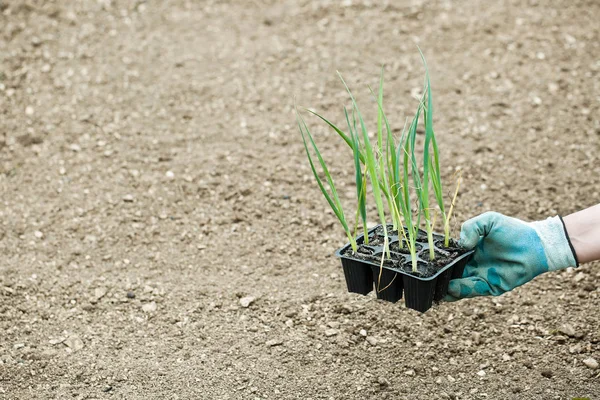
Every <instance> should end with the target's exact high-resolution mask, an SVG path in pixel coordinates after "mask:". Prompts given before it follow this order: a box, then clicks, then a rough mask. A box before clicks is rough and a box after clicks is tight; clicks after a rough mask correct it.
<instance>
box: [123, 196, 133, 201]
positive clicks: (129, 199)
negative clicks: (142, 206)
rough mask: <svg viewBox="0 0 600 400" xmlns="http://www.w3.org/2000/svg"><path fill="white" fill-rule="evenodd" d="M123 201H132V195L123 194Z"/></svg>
mask: <svg viewBox="0 0 600 400" xmlns="http://www.w3.org/2000/svg"><path fill="white" fill-rule="evenodd" d="M123 201H124V202H126V203H132V202H133V196H132V195H130V194H126V195H125V196H123Z"/></svg>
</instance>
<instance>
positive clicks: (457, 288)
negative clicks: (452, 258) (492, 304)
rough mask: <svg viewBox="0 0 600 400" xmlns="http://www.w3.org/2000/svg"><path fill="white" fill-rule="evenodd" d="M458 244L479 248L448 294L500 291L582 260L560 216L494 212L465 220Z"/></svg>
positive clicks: (450, 296) (451, 298)
mask: <svg viewBox="0 0 600 400" xmlns="http://www.w3.org/2000/svg"><path fill="white" fill-rule="evenodd" d="M459 244H460V245H461V246H463V247H465V248H467V249H473V248H474V249H475V254H474V255H473V258H472V259H471V261H469V263H468V264H467V266H466V267H465V271H464V272H463V277H462V279H453V280H451V281H450V285H449V286H448V295H447V296H446V298H445V299H444V300H446V301H456V300H459V299H462V298H467V297H476V296H488V295H494V296H498V295H501V294H502V293H505V292H507V291H509V290H512V289H514V288H516V287H517V286H521V285H523V284H524V283H527V282H529V281H530V280H532V279H533V278H535V277H536V276H538V275H540V274H541V273H544V272H547V271H556V270H560V269H564V268H567V267H573V266H578V262H577V259H576V256H575V252H574V251H573V249H572V246H571V244H570V242H569V238H568V234H567V232H566V230H565V227H564V224H563V222H562V220H561V218H560V217H558V216H557V217H553V218H548V219H546V220H544V221H538V222H531V223H529V222H524V221H521V220H519V219H516V218H511V217H506V216H504V215H502V214H499V213H496V212H486V213H484V214H481V215H479V216H478V217H475V218H473V219H470V220H468V221H466V222H465V223H464V224H463V226H462V229H461V232H460V241H459Z"/></svg>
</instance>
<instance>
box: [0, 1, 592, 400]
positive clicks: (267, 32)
mask: <svg viewBox="0 0 600 400" xmlns="http://www.w3.org/2000/svg"><path fill="white" fill-rule="evenodd" d="M599 20H600V3H598V2H597V1H595V0H574V1H558V0H530V1H517V0H505V1H496V2H488V1H470V0H460V1H450V0H446V1H421V0H414V1H368V0H362V1H359V0H340V1H331V0H313V1H308V0H298V1H292V0H287V1H276V0H269V1H267V0H254V1H242V0H224V1H213V0H202V1H183V0H170V1H160V2H148V1H144V0H136V1H125V0H113V1H111V0H97V1H92V0H78V1H46V0H28V1H23V0H14V1H11V0H8V1H0V202H1V203H0V254H1V258H0V397H1V398H5V399H66V398H72V399H107V398H114V399H192V398H197V399H416V398H419V399H572V398H574V397H588V398H591V399H597V398H600V376H599V375H600V369H594V368H593V366H594V365H593V363H592V362H590V361H589V358H595V359H596V360H598V361H600V328H599V321H600V317H599V314H598V310H599V309H600V289H599V286H600V285H599V282H600V268H599V267H600V266H599V265H598V264H591V265H585V266H582V267H580V268H579V269H577V270H569V271H563V272H559V273H549V274H546V275H544V276H541V277H539V278H537V279H535V280H534V281H533V282H531V283H529V284H527V285H525V286H523V287H521V288H519V289H517V290H515V291H513V292H511V293H508V294H506V295H503V296H501V297H497V298H481V299H475V300H468V301H461V302H458V303H453V304H441V305H439V306H437V307H435V308H434V309H432V310H430V311H429V312H427V313H426V314H419V313H417V312H414V311H412V310H409V309H406V308H405V307H404V305H402V304H390V303H384V302H380V301H377V300H376V299H375V298H374V297H373V296H372V295H370V296H366V297H362V296H358V295H353V294H349V293H347V292H346V290H345V283H344V280H343V274H342V273H341V268H340V266H339V261H338V260H336V259H335V258H334V257H333V256H332V253H333V251H334V250H335V249H336V248H337V247H338V246H340V245H342V244H343V243H344V235H343V233H342V231H341V229H340V228H339V226H338V224H337V222H336V220H335V216H334V215H333V214H332V213H331V212H330V211H329V210H328V207H327V204H326V202H325V201H324V199H323V198H322V196H321V195H320V193H319V192H318V188H317V186H316V185H315V183H314V182H313V178H312V176H311V174H310V170H309V168H308V164H307V162H306V160H305V155H304V153H303V148H302V144H301V140H300V135H299V133H298V131H297V129H296V127H295V124H294V113H293V104H294V99H295V101H296V102H297V103H298V104H300V105H305V106H310V107H313V108H314V109H316V110H319V111H320V112H322V113H324V114H325V115H327V116H329V117H331V118H332V119H333V120H334V121H336V122H340V123H341V122H342V121H343V114H342V108H341V107H342V105H343V104H347V100H348V99H347V96H346V94H345V93H344V90H343V86H342V85H341V84H340V82H339V81H338V79H337V77H336V73H335V71H336V69H339V70H340V71H342V72H343V73H344V74H345V77H346V78H347V80H348V82H349V83H350V85H351V86H352V87H353V88H354V90H355V92H356V94H357V96H358V98H359V102H360V104H363V108H365V111H367V112H369V113H370V115H371V117H372V116H373V115H374V112H375V108H374V107H372V106H373V102H372V101H371V99H370V95H369V93H368V90H367V88H366V85H367V84H371V85H372V84H376V82H377V78H378V73H379V68H380V66H381V64H385V66H386V74H387V75H386V76H387V83H386V93H387V97H386V104H387V113H388V115H389V116H390V117H391V119H392V125H393V128H394V129H395V131H396V132H399V130H400V129H401V127H402V125H403V123H404V119H405V118H406V117H407V116H409V115H410V114H411V113H412V112H413V110H414V109H415V104H416V102H415V99H414V96H413V95H414V94H416V93H418V91H419V88H420V87H421V84H422V78H423V68H422V65H421V64H420V59H419V57H418V53H417V51H416V47H415V43H418V44H419V45H420V46H421V48H422V49H423V50H424V52H425V54H426V56H427V58H428V62H429V64H430V69H431V74H432V84H433V90H434V96H435V100H434V101H435V107H436V116H435V118H436V126H437V133H438V140H439V144H440V148H441V157H442V163H443V167H444V177H443V178H444V181H445V182H446V183H447V185H448V187H449V184H450V182H452V176H453V173H454V171H455V170H458V169H460V170H462V173H463V177H464V183H463V186H462V192H461V194H460V197H459V203H458V209H457V210H456V221H457V222H456V226H455V227H454V229H455V233H456V231H457V230H458V225H459V222H460V221H464V220H465V219H467V218H469V217H472V216H475V215H477V214H479V213H481V212H483V211H486V210H495V211H499V212H502V213H505V214H509V215H513V216H516V217H519V218H523V219H527V220H535V219H541V218H545V217H547V216H550V215H555V214H557V213H559V214H563V215H565V214H568V213H570V212H573V211H576V210H578V209H581V208H583V207H585V206H589V205H592V204H595V203H597V202H598V199H599V198H600V156H599V155H600V145H599V143H600V119H599V115H600V107H599V101H600V25H599V24H598V21H599ZM369 105H371V108H370V109H369ZM371 121H373V119H372V118H371ZM309 123H310V126H311V127H312V128H313V130H314V134H315V136H316V137H317V140H318V141H319V143H320V144H321V146H322V148H323V149H324V152H325V154H326V155H327V158H328V159H329V160H331V164H332V167H331V169H332V171H333V173H334V176H335V177H336V178H337V182H338V185H339V186H340V188H341V194H342V197H343V199H344V201H347V202H348V203H347V204H350V201H351V199H352V197H353V192H352V181H353V175H352V171H350V170H348V168H351V167H350V166H351V164H349V163H348V162H349V160H350V157H351V156H350V153H349V150H348V149H347V148H346V147H345V145H344V143H342V142H341V141H340V140H339V138H338V137H336V136H335V134H334V133H332V132H329V131H327V129H325V127H324V126H323V124H321V123H319V122H318V121H316V120H315V119H309ZM372 216H373V219H375V216H374V214H372ZM584 360H588V361H587V363H588V364H589V365H586V363H584Z"/></svg>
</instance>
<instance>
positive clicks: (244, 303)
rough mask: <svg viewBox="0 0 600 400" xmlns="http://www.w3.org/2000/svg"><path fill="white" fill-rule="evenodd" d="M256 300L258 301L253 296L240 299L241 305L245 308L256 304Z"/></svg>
mask: <svg viewBox="0 0 600 400" xmlns="http://www.w3.org/2000/svg"><path fill="white" fill-rule="evenodd" d="M254 300H256V299H255V298H254V297H252V296H246V297H242V298H241V299H240V305H241V306H242V307H244V308H248V307H250V304H252V303H254Z"/></svg>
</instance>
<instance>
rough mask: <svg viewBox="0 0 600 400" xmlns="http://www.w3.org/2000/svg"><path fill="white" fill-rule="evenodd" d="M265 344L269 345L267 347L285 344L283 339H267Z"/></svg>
mask: <svg viewBox="0 0 600 400" xmlns="http://www.w3.org/2000/svg"><path fill="white" fill-rule="evenodd" d="M265 344H266V345H267V347H275V346H281V345H282V344H283V341H281V340H279V339H271V340H267V341H266V342H265Z"/></svg>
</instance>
